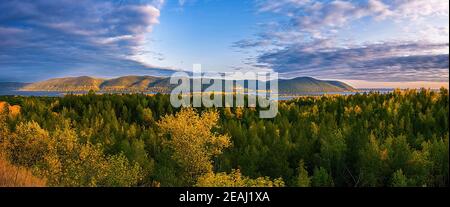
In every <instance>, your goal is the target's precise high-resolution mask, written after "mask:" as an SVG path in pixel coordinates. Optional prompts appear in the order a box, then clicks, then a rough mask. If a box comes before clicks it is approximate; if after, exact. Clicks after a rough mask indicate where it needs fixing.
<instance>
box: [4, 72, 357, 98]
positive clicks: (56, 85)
mask: <svg viewBox="0 0 450 207" xmlns="http://www.w3.org/2000/svg"><path fill="white" fill-rule="evenodd" d="M169 80H170V78H168V77H154V76H123V77H118V78H114V79H101V78H93V77H88V76H81V77H66V78H54V79H49V80H45V81H40V82H35V83H11V82H9V83H0V88H8V89H12V88H14V89H15V90H20V91H60V92H82V91H89V90H95V91H117V92H120V91H123V92H160V93H169V92H170V91H171V90H172V89H173V88H174V87H176V85H171V84H170V82H169ZM191 81H192V80H191ZM247 85H248V82H245V87H247ZM204 87H207V86H204ZM278 87H279V93H280V94H300V93H320V92H351V91H356V89H355V88H353V87H352V86H350V85H348V84H346V83H343V82H340V81H326V80H318V79H315V78H311V77H298V78H294V79H279V81H278Z"/></svg>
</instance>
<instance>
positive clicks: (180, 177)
mask: <svg viewBox="0 0 450 207" xmlns="http://www.w3.org/2000/svg"><path fill="white" fill-rule="evenodd" d="M0 107H1V108H0V186H90V187H95V186H126V187H128V186H130V187H133V186H144V187H172V186H198V187H203V186H212V187H220V186H229V187H232V186H235V187H239V186H249V187H283V186H289V187H406V186H419V187H448V186H449V159H448V157H449V143H448V140H449V128H448V127H449V126H448V125H449V117H448V115H449V92H448V89H444V88H442V89H440V90H426V89H421V90H395V91H394V92H392V93H387V94H381V93H374V92H373V93H360V94H356V95H346V96H343V95H333V96H332V95H324V96H304V97H298V98H296V99H293V100H289V101H280V104H279V112H278V115H277V116H276V117H275V118H273V119H260V118H259V116H258V115H259V114H258V109H257V108H248V107H245V108H241V107H236V108H214V109H211V108H182V109H180V108H173V107H172V105H171V104H170V100H169V96H168V95H163V94H157V95H144V94H102V95H96V94H95V93H93V92H90V93H89V94H87V95H66V96H64V97H21V96H0Z"/></svg>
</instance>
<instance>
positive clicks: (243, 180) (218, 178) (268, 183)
mask: <svg viewBox="0 0 450 207" xmlns="http://www.w3.org/2000/svg"><path fill="white" fill-rule="evenodd" d="M195 186H197V187H283V186H284V182H283V179H281V178H278V179H275V180H271V179H270V178H269V177H259V178H256V179H251V178H249V177H246V176H243V175H241V172H240V171H239V170H232V171H231V173H230V174H227V173H212V172H210V173H207V174H205V175H202V176H201V177H199V179H198V181H197V184H196V185H195Z"/></svg>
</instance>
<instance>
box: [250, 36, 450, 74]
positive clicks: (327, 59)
mask: <svg viewBox="0 0 450 207" xmlns="http://www.w3.org/2000/svg"><path fill="white" fill-rule="evenodd" d="M448 48H449V45H448V43H446V44H423V43H382V44H370V45H364V46H361V47H353V48H322V49H311V48H309V46H308V45H291V46H289V47H287V48H284V49H281V50H275V51H270V52H267V53H264V54H262V55H260V56H259V57H258V58H257V61H258V63H262V64H266V65H269V66H270V68H272V69H273V70H275V71H277V72H279V73H281V76H285V77H293V76H314V77H319V78H332V79H335V78H339V79H352V80H367V79H368V78H369V79H370V80H371V81H415V80H417V78H418V77H419V78H420V80H421V81H448V68H449V60H448V58H449V56H448V53H447V54H441V53H439V52H437V51H442V50H447V51H448Z"/></svg>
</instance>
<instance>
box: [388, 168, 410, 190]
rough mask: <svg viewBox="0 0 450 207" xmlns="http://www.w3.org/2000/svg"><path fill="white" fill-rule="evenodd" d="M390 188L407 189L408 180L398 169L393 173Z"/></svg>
mask: <svg viewBox="0 0 450 207" xmlns="http://www.w3.org/2000/svg"><path fill="white" fill-rule="evenodd" d="M391 186H392V187H407V186H408V178H406V176H405V175H404V174H403V170H402V169H399V170H397V171H395V172H394V174H393V175H392V181H391Z"/></svg>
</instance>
